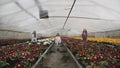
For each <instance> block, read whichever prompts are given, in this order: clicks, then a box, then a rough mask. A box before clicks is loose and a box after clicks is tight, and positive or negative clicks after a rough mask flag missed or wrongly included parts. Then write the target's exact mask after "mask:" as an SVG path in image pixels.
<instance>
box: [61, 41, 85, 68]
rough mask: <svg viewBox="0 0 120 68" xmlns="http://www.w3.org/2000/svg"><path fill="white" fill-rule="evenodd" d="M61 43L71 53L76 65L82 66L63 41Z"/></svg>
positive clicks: (79, 67) (80, 67)
mask: <svg viewBox="0 0 120 68" xmlns="http://www.w3.org/2000/svg"><path fill="white" fill-rule="evenodd" d="M62 45H64V47H65V48H66V49H67V51H68V52H69V54H70V55H71V57H72V58H73V60H74V61H75V63H76V65H77V67H78V68H83V67H82V66H81V65H80V64H79V62H78V61H77V59H76V58H75V56H74V55H73V54H72V52H71V51H70V50H69V49H68V48H67V46H66V45H65V43H62Z"/></svg>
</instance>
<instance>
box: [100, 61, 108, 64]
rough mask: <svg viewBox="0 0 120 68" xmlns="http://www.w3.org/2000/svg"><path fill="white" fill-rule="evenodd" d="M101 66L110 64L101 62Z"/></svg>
mask: <svg viewBox="0 0 120 68" xmlns="http://www.w3.org/2000/svg"><path fill="white" fill-rule="evenodd" d="M100 65H108V62H107V61H101V62H100Z"/></svg>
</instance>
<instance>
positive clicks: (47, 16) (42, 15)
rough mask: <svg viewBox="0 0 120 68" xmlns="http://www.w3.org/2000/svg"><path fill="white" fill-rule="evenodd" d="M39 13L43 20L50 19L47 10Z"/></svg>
mask: <svg viewBox="0 0 120 68" xmlns="http://www.w3.org/2000/svg"><path fill="white" fill-rule="evenodd" d="M39 13H40V18H41V19H44V18H49V15H48V11H47V10H41V11H40V12H39Z"/></svg>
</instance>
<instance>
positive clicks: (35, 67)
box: [32, 42, 54, 68]
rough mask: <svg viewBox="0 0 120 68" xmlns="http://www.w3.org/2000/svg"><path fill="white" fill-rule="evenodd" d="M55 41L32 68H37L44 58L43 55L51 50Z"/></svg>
mask: <svg viewBox="0 0 120 68" xmlns="http://www.w3.org/2000/svg"><path fill="white" fill-rule="evenodd" d="M53 44H54V42H53V43H52V44H51V45H50V46H49V47H48V48H47V49H46V50H45V52H44V53H43V54H42V56H41V57H40V58H39V59H38V60H37V62H36V63H35V65H34V66H33V67H32V68H37V65H38V64H39V62H40V61H41V60H42V59H43V57H44V56H45V55H46V53H47V52H48V51H49V50H50V48H51V47H52V46H53Z"/></svg>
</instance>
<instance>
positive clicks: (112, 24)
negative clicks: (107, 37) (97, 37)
mask: <svg viewBox="0 0 120 68" xmlns="http://www.w3.org/2000/svg"><path fill="white" fill-rule="evenodd" d="M73 1H74V0H39V3H40V5H41V7H42V9H44V10H48V13H49V18H48V19H40V18H39V8H38V6H37V4H36V3H35V0H0V29H9V30H16V31H24V32H32V31H34V30H36V31H37V33H42V34H54V33H57V32H62V33H63V34H69V35H77V34H81V32H82V29H83V28H86V29H87V30H88V32H99V31H109V30H116V29H120V0H76V3H75V5H74V7H73V9H72V12H71V14H70V17H69V19H68V21H67V23H66V25H65V28H64V30H63V29H62V28H63V25H64V23H65V20H66V18H67V16H68V13H69V11H70V8H71V6H72V4H73ZM16 2H17V3H19V5H20V6H21V7H22V8H23V9H22V8H21V7H20V6H19V5H18V4H16Z"/></svg>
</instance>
